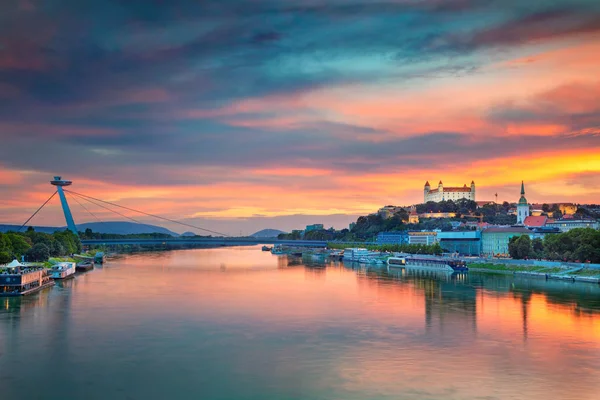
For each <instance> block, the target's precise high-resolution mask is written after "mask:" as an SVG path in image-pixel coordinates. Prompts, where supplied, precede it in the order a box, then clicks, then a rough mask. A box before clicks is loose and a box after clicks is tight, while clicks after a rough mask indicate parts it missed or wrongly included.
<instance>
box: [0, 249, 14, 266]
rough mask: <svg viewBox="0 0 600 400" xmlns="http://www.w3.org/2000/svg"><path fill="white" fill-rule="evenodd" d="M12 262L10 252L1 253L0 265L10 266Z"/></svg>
mask: <svg viewBox="0 0 600 400" xmlns="http://www.w3.org/2000/svg"><path fill="white" fill-rule="evenodd" d="M11 261H12V257H11V256H10V253H9V252H8V251H0V264H8V263H9V262H11Z"/></svg>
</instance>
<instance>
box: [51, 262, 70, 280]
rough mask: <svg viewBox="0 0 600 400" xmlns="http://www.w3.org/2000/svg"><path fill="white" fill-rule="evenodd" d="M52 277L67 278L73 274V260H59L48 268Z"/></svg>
mask: <svg viewBox="0 0 600 400" xmlns="http://www.w3.org/2000/svg"><path fill="white" fill-rule="evenodd" d="M50 273H51V275H50V276H51V277H52V279H68V278H72V277H74V276H75V263H74V262H59V263H56V264H54V265H53V266H52V268H51V269H50Z"/></svg>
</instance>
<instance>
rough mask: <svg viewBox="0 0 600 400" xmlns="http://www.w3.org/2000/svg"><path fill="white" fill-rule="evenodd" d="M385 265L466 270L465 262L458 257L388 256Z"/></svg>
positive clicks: (450, 270) (440, 269) (455, 270)
mask: <svg viewBox="0 0 600 400" xmlns="http://www.w3.org/2000/svg"><path fill="white" fill-rule="evenodd" d="M387 265H388V266H390V267H400V268H417V269H427V270H436V271H448V272H466V271H468V270H469V268H468V267H467V263H466V262H465V261H463V260H458V259H444V258H426V257H390V258H388V259H387Z"/></svg>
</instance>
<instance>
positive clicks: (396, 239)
mask: <svg viewBox="0 0 600 400" xmlns="http://www.w3.org/2000/svg"><path fill="white" fill-rule="evenodd" d="M377 244H408V232H406V231H394V232H379V234H378V235H377Z"/></svg>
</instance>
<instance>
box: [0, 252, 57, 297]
mask: <svg viewBox="0 0 600 400" xmlns="http://www.w3.org/2000/svg"><path fill="white" fill-rule="evenodd" d="M52 286H54V281H53V280H52V279H51V278H50V275H49V274H48V270H47V269H45V268H43V267H32V266H27V265H23V264H21V263H19V262H18V261H17V260H14V261H13V262H11V263H10V264H8V265H6V266H4V267H0V297H14V296H26V295H28V294H32V293H36V292H39V291H40V290H43V289H46V288H49V287H52Z"/></svg>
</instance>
